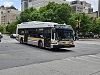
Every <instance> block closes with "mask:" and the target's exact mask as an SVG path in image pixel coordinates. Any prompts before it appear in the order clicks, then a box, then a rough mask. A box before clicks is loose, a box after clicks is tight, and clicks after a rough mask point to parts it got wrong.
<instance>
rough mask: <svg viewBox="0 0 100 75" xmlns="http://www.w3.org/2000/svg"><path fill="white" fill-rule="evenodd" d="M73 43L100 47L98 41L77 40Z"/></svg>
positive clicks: (99, 41) (99, 40)
mask: <svg viewBox="0 0 100 75" xmlns="http://www.w3.org/2000/svg"><path fill="white" fill-rule="evenodd" d="M75 43H83V44H95V45H100V39H79V40H76V41H75Z"/></svg>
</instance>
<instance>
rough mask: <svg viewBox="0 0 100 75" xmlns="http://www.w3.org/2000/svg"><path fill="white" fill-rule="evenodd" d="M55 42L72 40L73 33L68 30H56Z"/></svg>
mask: <svg viewBox="0 0 100 75" xmlns="http://www.w3.org/2000/svg"><path fill="white" fill-rule="evenodd" d="M56 40H60V41H64V40H73V31H72V30H68V29H56Z"/></svg>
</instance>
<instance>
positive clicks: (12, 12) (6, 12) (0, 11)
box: [0, 6, 20, 25]
mask: <svg viewBox="0 0 100 75" xmlns="http://www.w3.org/2000/svg"><path fill="white" fill-rule="evenodd" d="M19 14H20V11H18V9H16V8H15V7H13V6H11V7H4V6H1V7H0V24H4V25H7V24H8V23H11V22H12V21H15V20H16V17H17V16H19Z"/></svg>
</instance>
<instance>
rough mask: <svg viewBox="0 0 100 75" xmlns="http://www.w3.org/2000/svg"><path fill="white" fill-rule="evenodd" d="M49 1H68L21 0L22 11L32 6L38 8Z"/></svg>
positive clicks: (49, 0) (60, 0) (57, 0)
mask: <svg viewBox="0 0 100 75" xmlns="http://www.w3.org/2000/svg"><path fill="white" fill-rule="evenodd" d="M49 2H56V3H68V2H67V1H66V0H21V11H23V10H24V9H26V8H30V7H34V8H36V9H38V8H40V7H41V6H45V5H47V4H48V3H49Z"/></svg>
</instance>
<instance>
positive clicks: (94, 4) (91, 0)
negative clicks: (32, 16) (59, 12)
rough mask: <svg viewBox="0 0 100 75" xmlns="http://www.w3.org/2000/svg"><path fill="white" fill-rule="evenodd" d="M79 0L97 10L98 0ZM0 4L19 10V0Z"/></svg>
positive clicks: (3, 0) (4, 0)
mask: <svg viewBox="0 0 100 75" xmlns="http://www.w3.org/2000/svg"><path fill="white" fill-rule="evenodd" d="M66 1H69V2H71V1H73V0H66ZM81 1H86V2H88V3H90V4H91V5H92V7H93V10H94V11H97V10H98V0H81ZM0 5H4V6H6V7H7V6H11V5H13V6H14V7H16V8H17V9H18V10H21V0H0Z"/></svg>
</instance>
